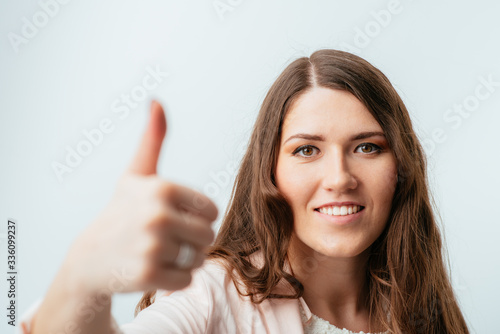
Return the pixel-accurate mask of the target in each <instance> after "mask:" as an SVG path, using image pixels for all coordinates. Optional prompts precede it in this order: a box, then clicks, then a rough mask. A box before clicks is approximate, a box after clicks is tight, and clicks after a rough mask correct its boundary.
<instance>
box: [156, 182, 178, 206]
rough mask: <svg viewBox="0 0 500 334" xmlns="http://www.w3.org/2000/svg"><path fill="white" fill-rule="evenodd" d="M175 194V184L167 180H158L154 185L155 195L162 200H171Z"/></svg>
mask: <svg viewBox="0 0 500 334" xmlns="http://www.w3.org/2000/svg"><path fill="white" fill-rule="evenodd" d="M176 194H177V188H176V186H175V184H173V183H171V182H167V181H162V182H159V183H158V184H157V186H156V195H157V196H159V197H160V198H161V199H163V200H167V201H169V202H170V201H173V200H174V199H175V196H176Z"/></svg>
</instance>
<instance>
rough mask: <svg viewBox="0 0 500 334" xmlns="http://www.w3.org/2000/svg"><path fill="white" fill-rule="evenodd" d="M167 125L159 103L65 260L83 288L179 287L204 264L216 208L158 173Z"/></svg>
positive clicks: (138, 289)
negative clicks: (122, 170)
mask: <svg viewBox="0 0 500 334" xmlns="http://www.w3.org/2000/svg"><path fill="white" fill-rule="evenodd" d="M166 130H167V124H166V119H165V114H164V112H163V108H162V107H161V105H160V104H159V103H158V102H153V103H152V104H151V113H150V120H149V124H148V126H147V128H146V131H145V132H144V135H143V137H142V139H141V142H140V144H139V148H138V150H137V153H136V154H135V156H134V158H133V160H132V162H131V164H130V166H129V167H128V168H127V169H126V171H125V173H124V174H123V175H122V177H121V178H120V179H119V181H118V185H117V187H116V191H115V193H114V195H113V197H112V199H111V201H110V202H109V204H108V205H107V206H106V207H105V208H104V210H103V211H102V212H101V214H100V215H99V216H98V217H97V218H96V220H95V221H94V222H92V224H91V225H90V226H89V227H88V228H87V229H86V230H85V231H84V232H83V233H82V234H81V235H80V236H79V237H78V238H77V239H76V240H75V242H74V244H73V245H72V247H71V249H70V252H69V253H68V257H67V258H66V261H65V263H64V266H67V267H68V266H70V267H71V269H72V270H71V272H72V273H73V275H74V277H78V280H77V281H78V285H79V286H80V287H83V288H84V289H88V290H89V291H98V290H99V289H107V290H109V291H111V292H131V291H143V290H149V289H165V290H176V289H180V288H183V287H185V286H187V285H188V284H189V283H190V281H191V271H192V269H193V268H196V267H199V266H201V265H202V263H203V261H204V258H205V254H204V250H205V249H206V247H207V246H209V245H210V243H211V242H212V241H213V238H214V233H213V231H212V229H211V223H212V221H214V220H215V219H216V218H217V208H216V206H215V205H214V203H213V202H212V201H211V200H210V199H209V198H208V197H206V196H204V195H203V194H201V193H199V192H196V191H194V190H192V189H190V188H187V187H184V186H181V185H178V184H174V183H172V182H168V181H166V180H163V179H161V178H160V177H159V176H157V175H156V165H157V163H158V157H159V155H160V151H161V145H162V142H163V138H164V137H165V134H166Z"/></svg>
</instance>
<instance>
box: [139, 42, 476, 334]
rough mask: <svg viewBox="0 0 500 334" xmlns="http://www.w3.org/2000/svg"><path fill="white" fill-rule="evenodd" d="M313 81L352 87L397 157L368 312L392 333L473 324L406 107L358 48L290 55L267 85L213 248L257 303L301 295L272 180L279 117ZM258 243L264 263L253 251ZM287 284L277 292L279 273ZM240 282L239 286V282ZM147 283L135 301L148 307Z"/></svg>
mask: <svg viewBox="0 0 500 334" xmlns="http://www.w3.org/2000/svg"><path fill="white" fill-rule="evenodd" d="M315 86H320V87H325V88H331V89H340V90H345V91H348V92H350V93H352V94H353V95H354V96H356V97H357V98H358V99H359V100H360V101H361V102H362V103H363V104H364V105H365V106H366V107H367V109H368V110H369V111H370V113H371V114H372V115H373V116H374V118H375V119H376V120H377V121H378V123H379V124H380V126H381V127H382V129H383V131H384V133H385V135H386V138H387V140H388V143H389V145H390V147H391V148H392V150H393V152H394V156H395V157H396V160H397V164H398V182H397V186H396V189H395V193H394V197H393V201H392V208H391V213H390V215H389V219H388V223H387V225H386V228H385V229H384V231H383V232H382V234H381V235H380V236H379V238H378V239H377V240H376V241H375V242H374V243H373V244H372V246H371V249H370V257H369V261H368V266H367V273H366V274H367V280H368V285H369V297H368V303H369V304H368V306H369V309H370V316H371V317H372V319H374V320H375V321H376V322H377V323H380V324H381V325H382V326H383V327H384V328H387V329H388V330H389V332H390V333H468V332H469V331H468V329H467V325H466V322H465V320H464V317H463V315H462V313H461V311H460V308H459V307H458V304H457V301H456V299H455V296H454V293H453V289H452V286H451V284H450V279H449V277H448V274H447V271H446V267H445V264H444V259H443V255H442V242H441V236H440V232H439V228H438V226H437V223H436V218H435V217H434V211H433V207H432V205H431V198H430V195H429V190H428V184H427V175H426V159H425V155H424V152H423V149H422V146H421V145H420V143H419V141H418V139H417V137H416V135H415V132H414V131H413V128H412V124H411V120H410V117H409V114H408V111H407V109H406V107H405V105H404V103H403V101H402V100H401V98H400V97H399V95H398V94H397V92H396V90H395V89H394V87H393V86H392V85H391V83H390V82H389V80H388V79H387V77H386V76H385V75H384V74H383V73H382V72H380V71H379V70H378V69H377V68H375V67H374V66H373V65H371V64H370V63H368V62H367V61H365V60H364V59H362V58H360V57H358V56H355V55H353V54H350V53H347V52H343V51H338V50H319V51H316V52H314V53H313V54H312V55H311V56H310V57H309V58H308V57H302V58H299V59H297V60H295V61H293V62H292V63H291V64H290V65H289V66H288V67H287V68H286V69H285V70H284V71H283V72H282V73H281V75H280V76H279V77H278V79H277V80H276V81H275V82H274V84H273V85H272V87H271V88H270V90H269V92H268V93H267V95H266V97H265V99H264V101H263V104H262V107H261V109H260V112H259V115H258V118H257V121H256V123H255V125H254V128H253V133H252V136H251V139H250V143H249V146H248V149H247V151H246V153H245V155H244V157H243V161H242V163H241V166H240V168H239V171H238V174H237V176H236V182H235V184H234V186H233V189H232V194H231V202H230V204H229V206H228V208H227V209H226V212H225V214H224V218H223V222H222V226H221V228H220V230H219V232H218V234H217V238H216V240H215V243H214V245H213V246H212V248H211V250H210V252H209V254H208V256H209V258H221V259H223V260H224V263H225V265H226V267H227V269H228V272H229V274H230V275H231V277H232V278H233V281H234V282H235V285H236V287H237V289H238V292H239V293H240V294H241V295H243V296H249V297H250V298H251V300H252V302H254V303H260V302H262V301H263V300H265V299H267V298H298V297H300V296H302V294H303V291H304V287H303V286H302V284H301V283H300V282H299V281H298V280H297V279H295V278H294V277H293V276H292V275H291V274H289V273H288V272H287V271H286V270H285V263H286V258H287V254H288V246H289V243H290V238H291V235H292V230H293V223H292V222H293V215H292V211H291V208H290V206H289V205H288V203H287V202H286V200H285V198H284V197H283V196H282V195H281V194H280V193H279V191H278V189H277V187H276V184H275V181H274V169H275V167H276V162H277V158H278V152H279V145H280V139H281V138H280V137H281V127H282V124H283V120H284V118H285V116H286V114H287V112H288V110H289V108H290V106H291V104H292V103H293V102H294V101H295V100H296V99H297V98H298V97H299V96H301V95H302V94H304V93H305V92H307V91H308V90H309V89H311V88H312V87H315ZM256 251H260V252H261V254H262V257H263V261H262V264H261V265H258V266H257V265H256V264H255V263H253V262H252V261H251V260H250V258H249V256H250V255H251V254H253V253H254V252H256ZM283 279H284V280H285V281H287V282H288V283H290V288H291V289H290V291H291V293H290V294H283V295H281V294H273V293H272V290H273V288H274V287H276V285H277V284H278V282H280V281H281V280H283ZM241 288H243V289H241ZM153 298H154V292H146V293H145V294H144V296H143V298H142V300H141V301H140V303H139V304H138V305H137V309H136V311H140V310H141V309H143V308H145V307H147V306H148V305H150V304H151V302H152V300H153Z"/></svg>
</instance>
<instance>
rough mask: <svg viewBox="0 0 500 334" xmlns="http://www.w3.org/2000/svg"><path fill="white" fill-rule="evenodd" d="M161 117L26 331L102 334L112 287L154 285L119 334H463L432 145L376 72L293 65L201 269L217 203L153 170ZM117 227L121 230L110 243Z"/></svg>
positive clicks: (276, 88) (314, 60) (270, 98)
mask: <svg viewBox="0 0 500 334" xmlns="http://www.w3.org/2000/svg"><path fill="white" fill-rule="evenodd" d="M163 117H164V116H163V112H162V110H161V107H160V106H159V105H157V104H153V106H152V115H151V122H150V128H149V129H148V131H147V132H146V134H145V137H144V139H143V142H142V143H141V146H140V149H139V153H138V155H137V156H136V158H135V160H134V162H133V164H132V167H131V168H130V169H129V171H128V173H126V175H125V177H124V178H122V180H121V182H120V184H119V186H118V191H117V195H116V196H115V198H114V199H113V200H112V201H111V203H110V205H109V206H108V207H107V209H106V210H105V211H104V212H103V214H102V215H101V216H100V217H99V218H98V219H97V221H96V222H95V223H94V224H93V225H91V226H90V227H89V229H88V230H87V231H86V232H85V233H84V234H83V235H82V236H81V237H80V238H79V239H78V240H77V241H76V242H75V244H74V246H73V247H72V249H71V251H70V253H69V255H68V258H67V261H66V262H65V264H64V265H63V268H62V269H61V271H60V273H59V274H58V275H57V277H56V279H55V281H54V284H53V285H52V287H51V288H50V290H49V293H48V294H47V297H46V298H45V300H44V302H43V303H42V305H41V306H40V308H39V309H38V311H37V315H36V316H35V317H34V321H33V328H32V331H31V332H32V333H47V332H49V330H51V331H56V330H58V331H61V332H63V330H64V328H69V329H65V330H66V331H67V332H69V330H71V328H77V329H79V330H81V332H82V333H101V332H102V333H107V332H109V330H110V327H111V326H112V325H113V320H112V318H111V315H110V310H109V309H110V306H109V304H110V302H109V296H110V295H111V293H114V292H117V291H137V290H146V289H148V290H149V292H146V293H145V295H144V297H143V298H142V300H141V302H140V303H139V305H138V309H137V311H141V310H142V311H141V312H140V313H139V314H138V315H137V317H136V318H135V320H134V322H133V323H131V324H128V325H125V326H123V327H122V330H123V331H124V332H125V333H170V332H174V333H184V332H193V333H198V332H199V333H223V332H226V333H235V332H238V333H239V332H253V333H264V332H269V333H279V332H287V333H303V332H305V333H315V332H317V331H318V328H321V330H322V332H325V333H326V332H331V333H336V332H339V331H340V328H346V331H347V330H349V331H353V332H387V333H468V329H467V326H466V323H465V321H464V318H463V316H462V314H461V311H460V309H459V307H458V305H457V302H456V299H455V296H454V293H453V290H452V287H451V284H450V281H449V278H448V276H447V273H446V270H445V266H444V262H443V259H442V256H441V251H442V245H441V238H440V234H439V230H438V227H437V225H436V222H435V218H434V214H433V210H432V206H431V203H430V199H429V191H428V186H427V179H426V164H425V158H424V154H423V150H422V148H421V146H420V144H419V142H418V140H417V138H416V136H415V133H414V131H413V129H412V125H411V121H410V118H409V115H408V112H407V110H406V108H405V106H404V104H403V102H402V101H401V99H400V97H399V96H398V94H397V93H396V91H395V89H394V88H393V87H392V85H391V84H390V82H389V80H388V79H387V78H386V77H385V76H384V75H383V74H382V73H381V72H380V71H379V70H377V69H376V68H374V67H373V66H372V65H371V64H369V63H368V62H366V61H365V60H363V59H361V58H359V57H357V56H354V55H352V54H349V53H346V52H341V51H336V50H320V51H317V52H315V53H313V54H312V55H311V57H309V58H307V57H304V58H300V59H297V60H296V61H294V62H293V63H291V64H290V65H289V66H288V67H287V68H286V69H285V70H284V72H283V73H282V74H281V75H280V76H279V78H278V79H277V80H276V82H275V83H274V84H273V86H272V87H271V89H270V91H269V92H268V94H267V96H266V98H265V100H264V102H263V105H262V108H261V110H260V113H259V116H258V119H257V122H256V124H255V127H254V130H253V134H252V137H251V140H250V143H249V147H248V149H247V152H246V154H245V156H244V158H243V162H242V164H241V166H240V169H239V172H238V175H237V178H236V183H235V185H234V188H233V192H232V199H231V202H230V205H229V207H228V209H227V211H226V212H225V215H224V219H223V223H222V227H221V229H220V231H219V233H218V235H217V238H216V240H215V243H214V244H213V245H212V246H211V248H210V249H209V251H208V260H207V261H206V262H205V263H204V264H203V266H202V267H201V268H199V269H197V270H195V271H193V272H191V269H192V268H194V267H198V266H201V265H202V262H203V250H204V248H205V247H206V246H207V245H208V244H209V243H210V239H211V237H212V235H211V234H210V229H209V228H208V227H209V222H210V221H212V220H214V219H215V217H216V208H215V207H214V206H213V204H212V203H211V202H210V201H209V200H208V199H207V198H206V197H204V196H203V195H201V194H198V193H195V192H193V191H191V190H189V189H187V188H184V187H181V186H177V185H173V184H171V183H162V182H161V181H159V180H158V179H157V177H156V176H154V173H155V166H156V161H157V157H158V154H159V151H160V145H161V141H162V138H163V136H164V133H165V127H164V124H165V121H164V119H163ZM163 182H164V181H163ZM123 194H125V195H123ZM165 202H167V204H165ZM129 203H134V207H130V206H127V205H128V204H129ZM152 213H153V214H152ZM138 222H142V223H138ZM118 229H126V230H127V231H128V232H127V233H124V236H125V237H123V236H120V238H116V237H115V236H113V235H111V234H114V233H115V231H117V230H118ZM115 239H120V240H115ZM88 249H93V251H88ZM89 267H91V268H92V272H88V268H89ZM78 268H82V269H81V270H80V269H78ZM111 268H112V269H114V270H115V271H114V276H113V275H112V274H110V271H111V270H110V269H111ZM118 268H122V271H121V273H122V275H121V276H120V275H117V274H116V273H117V270H118ZM123 268H126V269H128V270H129V271H127V270H123ZM118 272H119V271H118ZM191 273H192V274H193V276H192V281H191ZM117 276H120V277H121V279H122V281H123V284H116V282H117V281H118V280H119V279H118V278H117ZM124 277H125V279H124ZM190 281H191V283H190ZM110 282H113V284H111V283H110ZM189 283H190V285H189V286H188V287H187V288H185V289H183V290H178V289H180V288H183V287H185V286H186V285H188V284H189ZM104 287H106V288H104ZM165 290H168V291H165ZM174 290H178V291H175V292H174ZM99 291H100V292H99ZM106 291H108V293H107V294H106ZM86 301H87V302H86ZM62 305H63V306H65V307H64V308H62V307H61V306H62ZM78 305H80V306H78ZM82 305H83V306H82ZM89 305H90V306H89ZM86 306H87V307H86ZM85 307H86V308H85ZM54 309H58V310H59V311H57V312H54ZM116 330H117V329H116Z"/></svg>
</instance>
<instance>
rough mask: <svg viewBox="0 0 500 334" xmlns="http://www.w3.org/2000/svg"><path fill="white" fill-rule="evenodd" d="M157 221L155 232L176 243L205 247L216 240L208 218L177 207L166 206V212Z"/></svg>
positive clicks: (166, 240)
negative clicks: (182, 210)
mask: <svg viewBox="0 0 500 334" xmlns="http://www.w3.org/2000/svg"><path fill="white" fill-rule="evenodd" d="M158 219H159V220H157V221H156V222H155V224H154V225H152V226H154V227H152V228H153V229H154V233H159V235H160V236H161V237H162V238H164V240H165V242H168V241H169V240H172V241H175V242H176V243H180V242H187V243H189V244H191V245H193V246H194V247H196V248H200V249H203V248H204V247H206V246H208V245H210V244H211V243H212V241H213V240H214V237H215V233H214V231H213V230H212V228H211V226H210V221H208V220H207V219H206V218H204V217H201V216H197V215H193V214H191V213H188V212H181V211H179V210H177V209H175V208H168V206H167V207H166V208H165V214H164V215H163V217H162V218H158Z"/></svg>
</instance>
